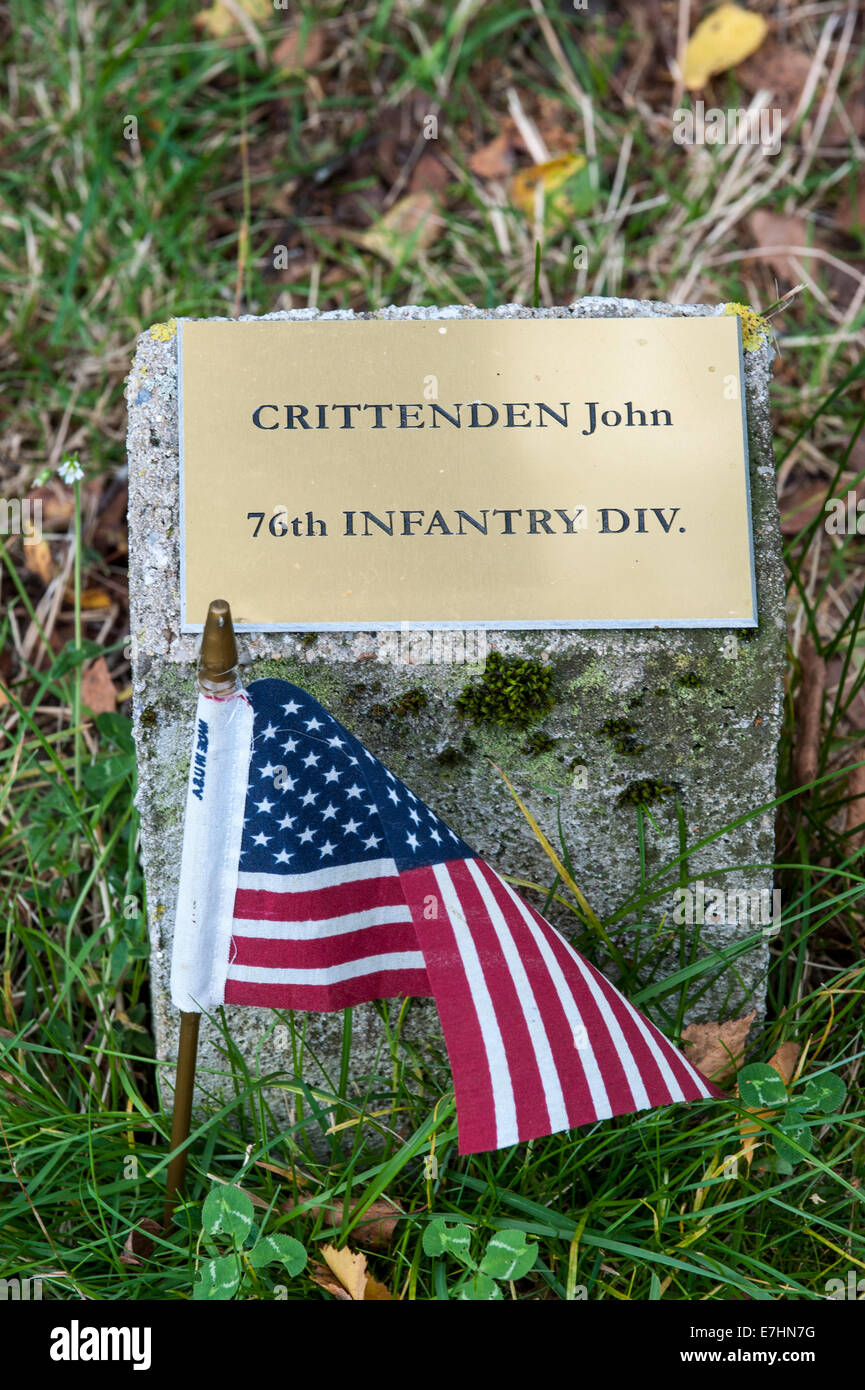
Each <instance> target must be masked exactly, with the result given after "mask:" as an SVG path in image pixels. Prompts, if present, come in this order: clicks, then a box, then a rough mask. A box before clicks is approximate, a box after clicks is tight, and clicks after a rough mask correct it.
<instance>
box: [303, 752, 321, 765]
mask: <svg viewBox="0 0 865 1390" xmlns="http://www.w3.org/2000/svg"><path fill="white" fill-rule="evenodd" d="M320 762H321V758H320V757H319V755H318V753H307V755H306V757H305V758H304V760H303V765H304V767H317V766H318V764H319V763H320Z"/></svg>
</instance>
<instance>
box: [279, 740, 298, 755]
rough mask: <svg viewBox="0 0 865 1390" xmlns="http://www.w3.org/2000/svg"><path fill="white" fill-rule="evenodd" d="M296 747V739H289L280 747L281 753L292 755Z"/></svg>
mask: <svg viewBox="0 0 865 1390" xmlns="http://www.w3.org/2000/svg"><path fill="white" fill-rule="evenodd" d="M296 747H297V739H296V738H289V739H286V741H285V743H284V744H283V745H282V751H283V753H293V752H294V750H295V748H296Z"/></svg>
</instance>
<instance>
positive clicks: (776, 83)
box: [736, 40, 812, 120]
mask: <svg viewBox="0 0 865 1390" xmlns="http://www.w3.org/2000/svg"><path fill="white" fill-rule="evenodd" d="M811 61H812V55H811V54H809V53H805V52H804V51H803V50H802V49H800V48H792V47H791V46H790V44H788V43H778V42H774V43H773V42H772V41H771V40H770V41H769V42H768V43H766V44H763V46H762V47H761V48H760V51H759V52H758V53H754V54H753V55H752V56H751V57H750V58H748V59H747V60H746V61H745V62H744V63H743V64H742V66H741V67H740V68H739V69H738V70H737V72H736V77H737V78H738V80H739V81H740V82H741V84H742V86H743V87H744V88H745V91H746V92H750V93H751V95H754V94H755V93H756V92H759V91H762V90H764V89H766V88H768V90H769V91H770V92H771V93H772V105H773V106H777V107H779V108H780V110H781V112H782V114H783V116H784V118H785V120H789V119H790V117H791V116H792V115H793V112H794V111H795V109H796V107H797V106H798V104H799V97H800V95H801V93H802V90H803V88H804V86H805V83H806V81H807V79H808V73H809V72H810V71H811Z"/></svg>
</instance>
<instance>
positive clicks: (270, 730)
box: [261, 723, 276, 738]
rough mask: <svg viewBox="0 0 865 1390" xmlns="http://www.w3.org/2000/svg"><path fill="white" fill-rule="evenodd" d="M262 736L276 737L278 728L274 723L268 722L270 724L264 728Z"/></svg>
mask: <svg viewBox="0 0 865 1390" xmlns="http://www.w3.org/2000/svg"><path fill="white" fill-rule="evenodd" d="M261 737H262V738H276V729H275V728H274V725H273V723H270V724H268V726H267V728H266V729H262V731H261Z"/></svg>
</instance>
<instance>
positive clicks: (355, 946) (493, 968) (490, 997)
mask: <svg viewBox="0 0 865 1390" xmlns="http://www.w3.org/2000/svg"><path fill="white" fill-rule="evenodd" d="M405 995H434V996H435V999H436V1003H437V1006H438V1011H439V1016H440V1018H441V1022H442V1028H443V1030H444V1035H445V1041H446V1043H447V1048H448V1053H449V1056H450V1062H451V1068H452V1071H453V1077H454V1088H455V1092H456V1100H457V1114H458V1116H459V1139H460V1152H461V1153H478V1152H484V1151H486V1150H489V1149H498V1148H504V1147H506V1146H508V1145H511V1144H516V1143H518V1142H521V1141H524V1140H527V1139H534V1138H538V1137H540V1136H542V1135H546V1134H555V1133H557V1132H559V1131H561V1130H565V1129H573V1128H575V1127H576V1126H577V1125H582V1124H587V1123H589V1122H591V1121H594V1120H601V1119H606V1118H608V1117H610V1116H612V1115H621V1114H626V1113H630V1112H632V1111H635V1110H643V1109H646V1108H648V1107H650V1106H656V1105H668V1104H671V1103H672V1102H675V1101H689V1100H698V1099H701V1098H706V1097H709V1096H712V1095H720V1094H721V1092H719V1091H718V1090H717V1089H716V1088H715V1087H713V1086H711V1085H710V1083H709V1082H707V1081H706V1080H705V1079H704V1078H703V1077H702V1076H701V1075H700V1074H699V1072H697V1071H696V1070H695V1069H694V1068H693V1067H692V1066H691V1065H690V1063H688V1062H687V1061H686V1060H685V1058H684V1057H683V1056H681V1054H680V1053H679V1052H678V1051H677V1050H676V1048H674V1047H673V1045H672V1044H671V1043H670V1042H668V1040H667V1039H666V1038H665V1037H664V1036H663V1034H662V1033H660V1032H659V1031H658V1029H657V1028H656V1027H655V1026H654V1025H653V1024H652V1023H650V1022H649V1020H648V1019H646V1018H644V1017H643V1015H642V1014H640V1013H639V1012H638V1011H637V1010H636V1009H635V1008H634V1007H633V1006H632V1005H631V1004H629V1003H628V1001H627V1000H626V999H625V998H624V996H623V995H621V994H620V993H619V991H618V990H617V989H616V988H615V987H614V986H613V985H612V984H610V982H609V980H607V979H605V977H604V976H603V975H601V974H600V972H599V971H597V970H596V969H595V968H594V967H593V966H592V965H590V964H589V963H588V962H587V961H585V960H583V958H582V957H581V956H580V955H579V954H578V953H577V952H576V951H575V950H574V949H573V948H572V947H571V946H570V945H569V944H568V943H567V941H565V939H564V938H563V937H562V936H560V934H559V933H558V932H557V931H555V930H554V928H553V927H551V926H550V924H549V923H548V922H546V921H545V920H544V918H543V917H542V916H541V915H540V913H538V912H536V911H535V910H534V908H532V907H530V906H529V905H528V904H527V903H525V902H523V900H522V898H520V897H519V895H518V894H517V893H515V892H514V890H513V889H512V888H511V887H510V886H509V884H507V883H505V881H504V879H502V878H501V877H500V876H499V875H498V874H497V873H496V872H495V871H494V870H493V869H491V868H490V866H489V865H488V864H486V863H484V861H483V860H482V859H458V860H453V861H450V862H447V863H440V864H433V865H429V866H426V867H422V868H418V869H410V870H408V871H406V872H404V873H402V874H400V873H399V871H398V869H397V867H396V864H395V863H394V861H393V860H392V859H380V860H376V861H374V862H370V863H365V864H364V863H360V864H355V865H352V866H351V867H349V868H346V867H344V866H343V867H341V868H340V867H334V868H333V869H321V870H318V871H316V872H315V873H309V874H296V875H282V874H244V873H241V874H240V875H239V876H238V884H237V893H236V897H235V904H234V921H233V924H232V938H231V954H230V964H229V968H228V976H227V981H226V988H225V1002H226V1003H227V1004H257V1005H264V1006H267V1007H271V1008H283V1009H310V1010H331V1009H342V1008H346V1007H348V1006H350V1005H353V1004H359V1003H363V1002H366V1001H367V1000H371V999H382V998H391V997H396V996H405Z"/></svg>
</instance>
